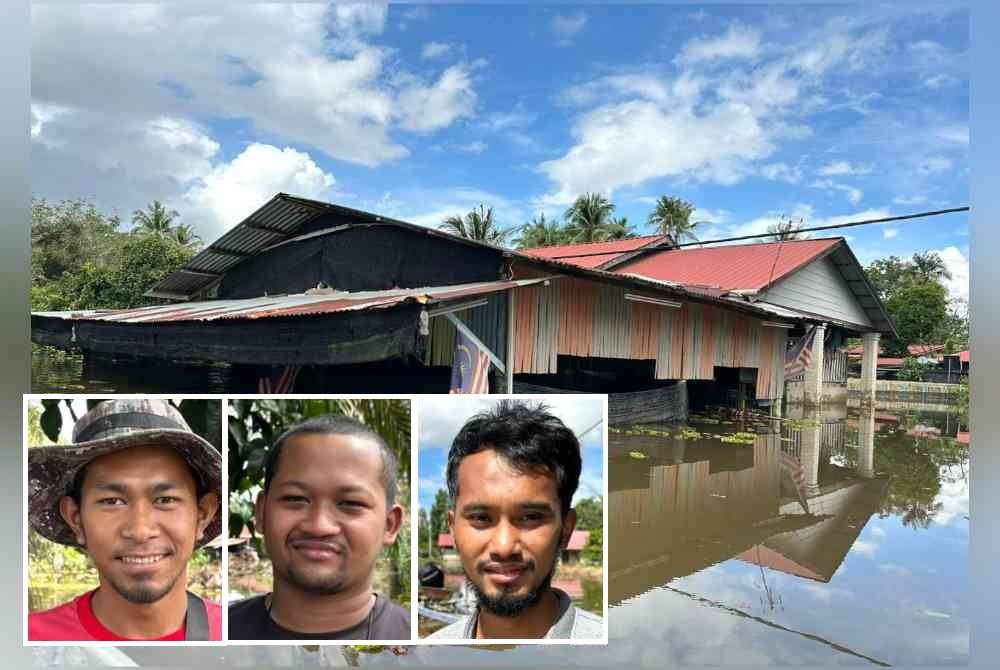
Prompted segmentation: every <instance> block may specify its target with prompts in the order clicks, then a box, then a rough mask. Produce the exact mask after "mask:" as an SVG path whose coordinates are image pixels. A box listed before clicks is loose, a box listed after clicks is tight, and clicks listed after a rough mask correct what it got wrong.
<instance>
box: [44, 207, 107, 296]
mask: <svg viewBox="0 0 1000 670" xmlns="http://www.w3.org/2000/svg"><path fill="white" fill-rule="evenodd" d="M120 225H121V222H120V221H119V219H118V217H116V216H106V215H104V214H102V213H101V212H100V211H98V209H97V207H96V206H95V205H94V204H93V203H91V202H88V201H86V200H82V199H80V200H63V201H61V202H59V203H57V204H50V203H49V202H48V201H46V200H45V199H44V198H32V200H31V276H32V285H33V286H42V285H43V284H45V283H47V282H52V281H57V280H59V279H60V278H62V276H63V275H64V274H66V273H67V272H69V273H73V272H75V271H77V270H78V269H79V268H80V266H82V265H83V263H84V262H85V261H86V260H90V261H92V262H94V263H97V264H103V263H104V262H105V260H106V259H107V258H108V257H109V256H111V255H113V253H114V251H115V241H116V239H117V237H118V236H119V235H118V228H119V226H120Z"/></svg>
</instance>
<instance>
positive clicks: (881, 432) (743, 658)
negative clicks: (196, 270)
mask: <svg viewBox="0 0 1000 670" xmlns="http://www.w3.org/2000/svg"><path fill="white" fill-rule="evenodd" d="M82 366H83V363H82V360H81V359H79V358H74V357H67V356H65V355H63V354H61V353H59V352H55V350H50V349H48V348H44V347H38V346H37V345H34V346H33V348H32V374H33V378H32V390H33V391H34V392H55V391H71V390H72V391H74V392H89V391H100V392H112V391H119V392H141V391H144V390H154V388H155V389H156V390H160V391H161V392H162V391H163V387H162V380H163V379H165V378H171V377H172V378H174V379H179V381H178V382H177V383H178V384H179V385H180V386H179V387H178V388H177V389H169V390H168V392H169V391H173V390H192V391H199V392H202V393H204V392H221V391H222V390H223V389H224V388H225V384H226V372H225V369H224V368H210V367H209V368H201V369H199V370H197V371H195V372H192V373H191V375H190V377H186V376H184V375H181V376H180V377H174V376H173V371H172V374H171V375H157V376H156V377H155V378H154V377H152V376H151V377H150V383H149V384H145V383H144V382H143V379H142V376H141V375H140V376H137V377H135V376H134V377H132V378H131V379H127V378H126V379H122V378H118V377H114V376H112V375H110V374H105V373H102V372H101V371H100V369H96V371H95V370H86V371H85V370H83V369H82ZM154 379H155V381H154ZM185 380H186V381H185ZM206 380H207V382H206ZM146 386H149V388H146ZM188 386H190V388H189V389H188V388H187V387H188ZM180 387H184V388H180ZM687 429H688V430H687V431H682V428H681V427H680V426H675V425H663V426H647V427H645V429H644V430H641V431H640V430H633V431H630V432H632V433H633V434H626V433H625V432H617V433H614V434H611V435H610V440H609V467H608V477H609V498H608V500H607V501H606V504H607V508H608V517H609V528H608V529H607V530H606V532H607V533H608V547H609V551H608V579H609V582H608V591H609V617H608V624H609V636H610V644H608V645H607V646H596V647H595V646H588V647H560V646H530V647H529V646H524V647H521V648H510V647H504V648H502V649H501V648H492V649H484V648H479V649H475V648H469V647H456V646H449V647H440V646H439V647H433V646H431V647H428V646H421V647H411V648H410V649H409V653H408V654H407V655H405V656H394V655H393V654H392V653H390V652H389V651H383V652H381V653H373V654H360V655H355V656H354V657H349V658H345V656H344V655H343V654H342V653H341V650H340V649H339V648H332V647H328V648H322V649H317V648H314V647H286V648H282V647H229V648H226V649H218V650H216V649H207V648H199V649H190V650H186V652H185V654H186V655H183V657H184V658H185V659H187V660H188V661H190V660H192V659H194V660H197V659H203V660H205V661H207V660H209V659H211V660H212V662H213V663H216V664H219V665H225V666H230V667H235V666H248V665H255V664H259V663H266V664H268V665H276V666H290V665H310V666H330V665H344V664H347V663H348V662H349V663H351V664H361V665H369V664H379V665H384V664H390V665H422V664H433V665H451V666H469V665H472V664H475V665H487V666H495V665H504V666H517V665H540V664H544V665H568V664H573V665H584V666H592V667H602V666H604V665H606V664H609V663H613V664H615V665H623V664H634V665H637V666H649V667H669V666H670V665H672V664H679V665H744V666H761V665H764V664H771V663H773V664H782V665H801V664H816V665H820V664H821V665H827V664H835V665H845V664H848V665H849V664H860V665H897V664H903V665H918V664H930V665H953V664H954V665H963V664H967V663H968V660H969V629H970V622H969V619H968V594H969V583H968V556H969V477H968V442H969V434H968V429H967V427H966V426H965V425H963V424H962V423H961V420H960V419H959V417H958V416H957V415H956V414H947V413H942V412H927V411H923V412H922V411H920V409H919V408H917V407H913V408H908V409H893V410H876V411H874V412H871V411H869V412H867V413H859V411H858V410H853V409H852V410H845V409H844V408H841V409H840V410H839V413H838V412H837V411H832V412H827V413H825V414H823V415H817V414H812V415H803V414H802V413H798V414H797V415H796V414H795V413H793V412H792V411H789V412H788V413H787V414H786V416H785V417H784V420H782V421H767V420H760V421H757V422H753V421H744V422H737V421H735V420H734V421H729V420H727V419H724V418H722V419H720V418H719V417H710V416H703V417H700V418H698V417H694V418H692V420H691V421H690V422H689V424H688V426H687ZM654 432H655V433H657V434H652V433H654ZM664 433H665V434H664ZM737 433H740V435H737ZM751 433H752V435H751ZM723 436H724V437H725V439H722V437H723ZM136 649H138V648H136ZM129 651H130V652H131V651H132V650H129ZM177 651H178V650H167V649H155V648H150V649H142V650H141V653H140V651H134V652H133V653H135V654H138V655H141V656H142V658H141V662H143V663H144V664H155V665H175V664H176V662H177V661H178V660H179V659H180V658H181V656H178V655H177V653H176V652H177ZM161 652H162V653H161ZM188 652H190V653H188ZM143 654H144V655H143ZM39 663H40V664H43V665H44V664H45V661H44V660H43V659H39Z"/></svg>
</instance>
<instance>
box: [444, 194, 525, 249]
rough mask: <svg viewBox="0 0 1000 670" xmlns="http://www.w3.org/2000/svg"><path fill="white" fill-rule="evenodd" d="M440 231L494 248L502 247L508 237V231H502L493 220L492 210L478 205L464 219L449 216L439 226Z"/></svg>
mask: <svg viewBox="0 0 1000 670" xmlns="http://www.w3.org/2000/svg"><path fill="white" fill-rule="evenodd" d="M438 228H440V229H441V230H444V231H446V232H449V233H453V234H455V235H458V236H459V237H464V238H466V239H469V240H479V241H480V242H487V243H489V244H494V245H496V246H503V245H504V243H506V241H507V236H508V235H510V233H511V231H510V230H503V229H501V228H500V227H499V226H498V225H497V222H496V220H495V219H494V218H493V208H492V207H487V206H486V205H483V204H480V205H479V207H477V208H475V209H473V210H471V211H470V212H469V213H468V214H466V215H465V216H464V217H462V216H458V215H457V214H456V215H452V216H449V217H448V218H446V219H445V220H444V221H442V222H441V225H440V226H438Z"/></svg>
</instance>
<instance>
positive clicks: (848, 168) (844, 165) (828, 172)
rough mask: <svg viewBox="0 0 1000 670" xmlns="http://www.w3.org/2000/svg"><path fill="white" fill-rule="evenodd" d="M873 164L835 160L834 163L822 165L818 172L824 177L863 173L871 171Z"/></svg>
mask: <svg viewBox="0 0 1000 670" xmlns="http://www.w3.org/2000/svg"><path fill="white" fill-rule="evenodd" d="M871 171H872V169H871V166H868V165H857V164H854V165H852V164H851V163H850V161H834V162H832V163H827V164H826V165H824V166H823V167H821V168H820V169H819V170H818V172H819V174H821V175H823V176H824V177H832V176H837V175H862V174H869V173H871Z"/></svg>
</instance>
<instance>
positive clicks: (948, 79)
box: [924, 74, 958, 91]
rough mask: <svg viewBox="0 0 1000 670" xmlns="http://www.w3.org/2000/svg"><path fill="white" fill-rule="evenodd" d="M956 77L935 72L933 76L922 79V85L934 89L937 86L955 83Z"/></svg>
mask: <svg viewBox="0 0 1000 670" xmlns="http://www.w3.org/2000/svg"><path fill="white" fill-rule="evenodd" d="M957 83H958V79H956V78H955V77H952V76H951V75H950V74H937V75H934V76H933V77H928V78H927V79H924V86H926V87H927V88H929V89H931V90H932V91H936V90H938V89H939V88H944V87H945V86H951V85H952V84H957Z"/></svg>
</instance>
